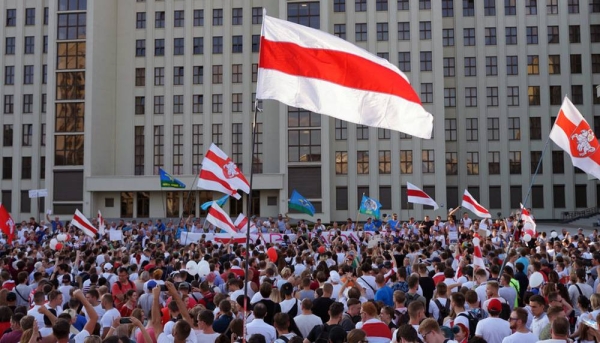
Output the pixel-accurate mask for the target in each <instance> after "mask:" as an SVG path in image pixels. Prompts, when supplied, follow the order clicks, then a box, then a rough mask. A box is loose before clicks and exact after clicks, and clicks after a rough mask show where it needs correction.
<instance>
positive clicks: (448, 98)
mask: <svg viewBox="0 0 600 343" xmlns="http://www.w3.org/2000/svg"><path fill="white" fill-rule="evenodd" d="M444 107H456V88H444Z"/></svg>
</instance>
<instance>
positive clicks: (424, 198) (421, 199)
mask: <svg viewBox="0 0 600 343" xmlns="http://www.w3.org/2000/svg"><path fill="white" fill-rule="evenodd" d="M406 196H407V197H408V202H411V203H414V204H422V205H429V206H433V209H434V210H437V209H438V208H440V207H439V206H438V204H437V203H436V202H435V200H433V198H432V197H430V196H429V195H427V193H425V192H423V190H421V189H419V188H418V187H417V186H415V185H413V184H412V183H410V182H407V183H406Z"/></svg>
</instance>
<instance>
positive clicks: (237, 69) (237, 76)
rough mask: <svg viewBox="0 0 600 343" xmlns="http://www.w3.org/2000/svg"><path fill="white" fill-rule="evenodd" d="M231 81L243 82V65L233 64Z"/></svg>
mask: <svg viewBox="0 0 600 343" xmlns="http://www.w3.org/2000/svg"><path fill="white" fill-rule="evenodd" d="M231 82H232V83H242V65H241V64H233V65H232V66H231Z"/></svg>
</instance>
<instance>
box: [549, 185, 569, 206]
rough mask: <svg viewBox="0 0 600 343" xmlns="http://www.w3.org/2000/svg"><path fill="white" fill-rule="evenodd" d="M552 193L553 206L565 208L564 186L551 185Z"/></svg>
mask: <svg viewBox="0 0 600 343" xmlns="http://www.w3.org/2000/svg"><path fill="white" fill-rule="evenodd" d="M552 193H553V205H554V208H565V207H566V200H565V198H566V197H565V186H564V185H553V186H552Z"/></svg>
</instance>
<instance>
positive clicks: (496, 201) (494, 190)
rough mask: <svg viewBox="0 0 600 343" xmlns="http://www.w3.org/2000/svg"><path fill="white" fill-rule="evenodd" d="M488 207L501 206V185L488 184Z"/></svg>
mask: <svg viewBox="0 0 600 343" xmlns="http://www.w3.org/2000/svg"><path fill="white" fill-rule="evenodd" d="M489 192H490V201H489V204H490V208H498V209H499V208H502V187H500V186H490V188H489Z"/></svg>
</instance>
